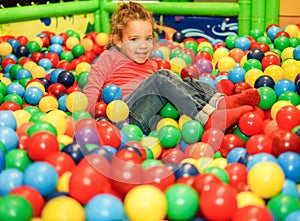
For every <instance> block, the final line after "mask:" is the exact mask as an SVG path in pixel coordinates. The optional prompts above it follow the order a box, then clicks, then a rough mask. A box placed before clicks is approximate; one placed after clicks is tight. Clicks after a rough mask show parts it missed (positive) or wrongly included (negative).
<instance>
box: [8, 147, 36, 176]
mask: <svg viewBox="0 0 300 221" xmlns="http://www.w3.org/2000/svg"><path fill="white" fill-rule="evenodd" d="M31 163H32V161H31V160H30V158H29V156H28V154H27V151H26V150H22V149H14V150H11V151H9V152H8V153H7V154H6V155H5V168H6V169H8V168H14V169H18V170H20V171H23V172H24V171H25V169H26V168H27V166H28V165H29V164H31Z"/></svg>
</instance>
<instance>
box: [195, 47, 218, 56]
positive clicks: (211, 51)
mask: <svg viewBox="0 0 300 221" xmlns="http://www.w3.org/2000/svg"><path fill="white" fill-rule="evenodd" d="M201 51H206V52H208V53H209V54H210V55H211V56H213V55H214V50H213V49H212V48H211V47H209V46H203V47H201V48H199V50H198V52H201Z"/></svg>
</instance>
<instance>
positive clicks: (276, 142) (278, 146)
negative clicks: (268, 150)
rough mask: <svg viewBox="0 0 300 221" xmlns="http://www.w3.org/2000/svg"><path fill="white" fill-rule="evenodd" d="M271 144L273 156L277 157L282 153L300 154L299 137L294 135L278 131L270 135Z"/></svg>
mask: <svg viewBox="0 0 300 221" xmlns="http://www.w3.org/2000/svg"><path fill="white" fill-rule="evenodd" d="M270 138H271V139H272V140H273V142H272V152H273V154H274V156H276V157H278V156H279V155H280V154H282V153H284V152H288V151H291V152H296V153H298V154H300V148H299V147H300V137H298V136H297V135H296V134H295V133H293V132H290V131H286V130H282V129H278V130H275V131H273V132H272V133H271V134H270Z"/></svg>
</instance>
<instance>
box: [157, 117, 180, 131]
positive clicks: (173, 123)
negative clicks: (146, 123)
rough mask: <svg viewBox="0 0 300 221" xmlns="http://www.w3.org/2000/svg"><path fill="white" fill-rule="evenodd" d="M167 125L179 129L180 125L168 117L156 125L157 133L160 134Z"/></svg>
mask: <svg viewBox="0 0 300 221" xmlns="http://www.w3.org/2000/svg"><path fill="white" fill-rule="evenodd" d="M167 125H171V126H174V127H176V128H177V129H179V125H178V123H177V121H176V120H174V119H173V118H169V117H166V118H163V119H161V120H160V121H158V123H157V125H156V131H157V132H158V131H159V130H160V129H161V128H162V127H164V126H167Z"/></svg>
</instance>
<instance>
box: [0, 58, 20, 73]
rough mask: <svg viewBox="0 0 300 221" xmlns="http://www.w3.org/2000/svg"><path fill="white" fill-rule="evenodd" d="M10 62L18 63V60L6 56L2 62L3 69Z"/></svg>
mask: <svg viewBox="0 0 300 221" xmlns="http://www.w3.org/2000/svg"><path fill="white" fill-rule="evenodd" d="M8 64H16V61H15V60H14V59H12V58H4V59H3V60H2V63H1V66H2V69H3V70H4V69H5V67H6V66H7V65H8Z"/></svg>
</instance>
